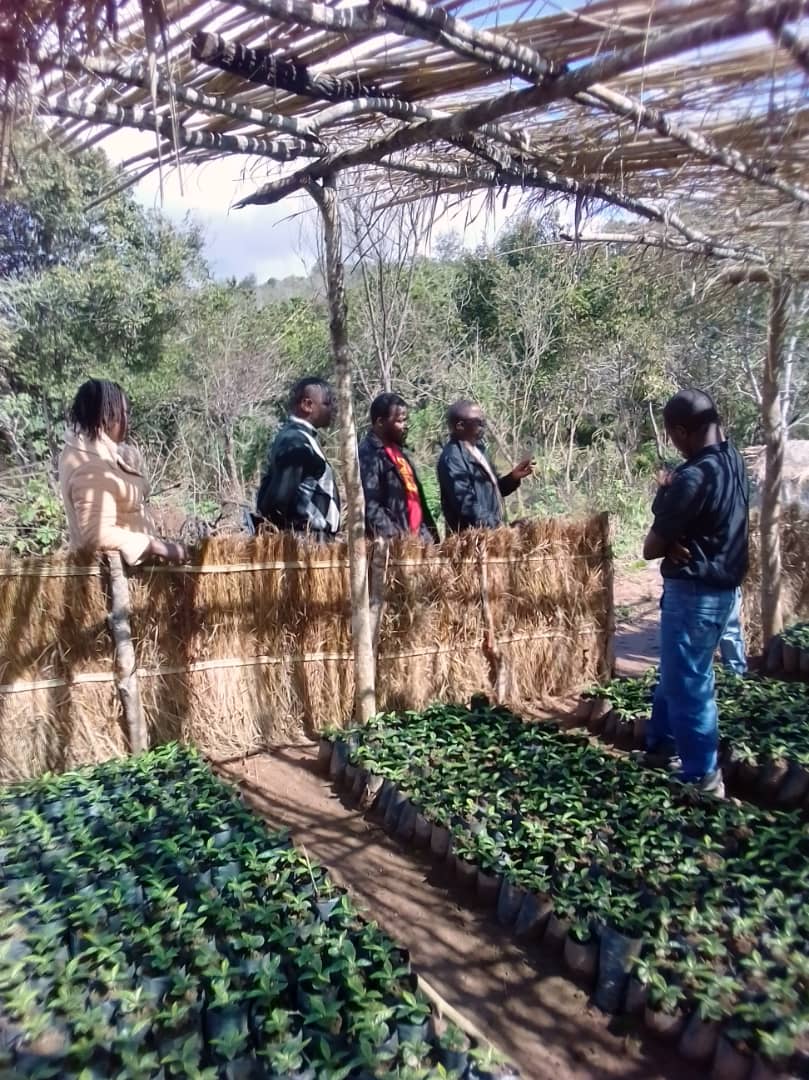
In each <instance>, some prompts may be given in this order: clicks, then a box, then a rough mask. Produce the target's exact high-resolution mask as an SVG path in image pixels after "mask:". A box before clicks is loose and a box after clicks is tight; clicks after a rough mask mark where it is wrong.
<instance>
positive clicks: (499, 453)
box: [0, 130, 809, 553]
mask: <svg viewBox="0 0 809 1080" xmlns="http://www.w3.org/2000/svg"><path fill="white" fill-rule="evenodd" d="M14 140H15V145H14V147H13V150H14V154H13V159H12V160H13V162H14V168H13V170H12V172H11V174H10V176H9V178H8V181H7V183H6V187H5V189H4V190H3V191H2V192H0V547H12V548H13V549H15V550H16V551H17V552H19V553H34V552H45V551H48V550H53V549H54V548H58V547H59V546H60V544H61V543H62V542H63V536H64V532H63V526H64V522H63V515H62V509H61V505H60V501H59V497H58V485H57V484H56V474H55V464H56V458H57V456H58V453H59V449H60V447H61V441H62V436H63V433H64V427H65V416H66V410H67V408H68V406H69V403H70V400H71V398H72V396H73V394H74V392H75V390H76V387H77V386H78V385H79V383H80V382H81V381H82V380H83V379H84V378H86V377H88V376H89V375H95V376H100V377H108V378H113V379H116V380H118V381H119V382H121V383H122V384H123V385H124V387H125V388H126V390H127V392H128V394H129V396H130V398H131V402H132V413H133V431H132V435H133V441H135V442H137V443H138V445H139V446H140V447H141V449H142V450H143V452H144V455H145V458H146V461H147V465H148V469H149V473H150V476H151V480H152V491H153V496H152V500H153V508H154V509H155V510H156V511H158V517H159V519H160V520H162V522H163V524H164V527H165V529H166V531H168V532H169V533H173V534H178V533H179V532H180V530H181V526H183V523H185V533H184V534H185V535H186V537H188V536H189V535H191V536H192V537H193V532H194V529H196V530H197V532H199V526H198V523H199V522H204V523H207V526H206V527H208V526H214V527H219V528H222V527H225V526H226V525H228V524H231V525H232V524H233V523H238V521H239V519H240V507H241V506H242V505H244V504H252V501H253V498H254V492H255V488H256V486H257V481H258V477H259V475H260V471H261V467H262V464H263V459H264V456H265V453H266V447H267V443H268V441H269V439H270V438H271V437H272V434H273V432H274V430H275V429H276V428H277V426H278V424H279V423H280V422H281V420H282V419H283V416H284V400H285V395H286V390H287V388H288V386H289V384H290V382H292V381H293V380H294V379H295V378H297V377H299V376H300V375H303V374H307V373H313V374H314V373H322V374H325V375H327V376H328V374H329V369H330V365H331V362H330V357H329V345H328V318H327V312H326V308H325V300H324V296H323V289H322V283H321V278H320V275H319V273H318V272H317V270H315V271H313V273H312V274H311V276H310V278H308V279H299V280H297V281H296V280H295V279H285V280H284V281H283V282H280V283H274V282H269V283H257V282H255V280H254V279H252V278H251V277H249V276H247V275H246V276H245V278H244V279H243V280H241V281H236V280H233V281H226V282H223V281H216V280H214V279H213V278H212V277H211V274H210V271H209V269H208V267H207V266H206V265H205V261H204V258H203V254H202V250H203V237H202V236H201V235H200V232H199V231H198V229H196V228H195V227H193V226H186V227H177V226H176V225H173V224H171V223H170V222H168V220H167V219H165V218H164V217H162V216H161V214H160V213H159V212H156V211H147V210H144V209H143V208H142V207H140V206H139V204H138V203H137V202H136V200H135V199H134V197H133V196H132V194H131V192H129V191H120V190H118V187H119V185H120V177H119V176H118V174H117V173H116V171H115V170H114V169H113V168H112V167H111V166H110V165H109V164H108V163H107V161H106V159H105V158H104V156H103V154H101V153H100V152H98V151H90V152H87V153H85V154H83V155H82V156H80V157H78V158H68V157H66V156H65V155H64V154H62V153H61V152H60V151H59V150H58V149H57V148H56V147H54V146H53V145H52V143H50V142H49V141H48V140H47V139H46V138H44V137H43V135H42V133H41V132H37V131H35V130H30V131H28V132H17V133H16V134H15V136H14ZM431 213H432V207H430V206H424V205H418V204H414V203H407V204H404V205H401V206H393V207H390V206H388V207H379V206H375V205H374V204H373V203H372V202H370V201H357V202H350V203H348V204H346V210H345V222H344V227H345V238H346V245H347V248H348V255H349V266H350V273H349V289H348V300H349V312H350V324H351V342H352V350H353V357H354V362H355V388H356V395H357V401H356V411H357V416H358V417H361V418H364V417H365V416H366V415H367V409H368V405H369V403H370V401H371V399H372V398H373V397H374V396H375V395H376V394H377V393H378V392H380V391H381V390H383V389H393V390H395V391H397V392H399V393H401V394H402V395H403V396H404V397H405V398H406V399H407V400H408V402H409V403H410V405H411V422H410V444H411V447H412V448H413V450H414V452H415V455H416V458H417V460H418V462H419V463H420V466H421V472H422V477H423V480H424V482H425V487H426V489H427V492H428V497H429V498H430V499H431V501H433V502H435V501H436V500H437V484H436V480H435V469H434V465H435V461H436V458H437V455H438V452H439V449H440V446H441V444H442V443H443V440H444V438H445V423H444V411H445V408H446V405H447V404H448V403H449V402H450V401H452V400H454V399H456V398H458V397H470V398H474V399H475V400H478V401H480V402H481V404H482V405H483V406H484V407H485V409H486V413H487V416H488V418H489V434H488V440H489V449H490V450H491V451H492V453H493V455H494V457H495V459H496V460H497V461H498V464H500V465H502V466H506V465H510V464H511V462H512V461H513V460H516V459H517V458H519V457H521V456H524V455H525V453H527V452H531V453H533V454H534V456H535V457H536V460H537V463H538V469H537V475H536V478H535V479H533V480H532V481H529V482H527V483H526V484H524V485H523V489H522V491H521V492H520V494H519V496H518V497H515V501H516V503H515V505H514V507H513V509H514V512H515V516H517V515H519V516H523V515H525V514H557V513H565V512H579V511H583V510H586V509H609V510H610V511H612V512H613V513H615V514H616V515H617V516H618V518H619V521H620V524H621V533H620V536H621V539H622V542H623V546H624V548H625V549H626V550H631V549H632V547H633V545H634V544H635V543H636V538H637V535H638V532H639V530H640V529H641V528H642V527H643V524H644V522H645V521H646V517H647V513H648V502H649V496H650V493H651V489H652V485H653V476H654V472H655V470H656V468H657V465H658V462H659V458H660V455H661V454H663V453H666V450H665V447H664V446H663V445H662V443H661V438H660V435H661V433H660V432H659V430H658V427H657V417H658V416H659V410H660V407H661V405H662V404H663V403H664V402H665V400H666V398H667V397H668V396H669V395H670V394H671V393H672V392H673V391H674V390H676V389H677V388H678V387H679V386H682V385H699V386H702V387H704V388H705V389H708V390H709V391H711V392H712V393H713V394H714V395H715V397H716V399H717V401H718V403H719V406H720V410H721V412H722V415H723V417H724V418H725V421H726V426H727V428H728V430H729V431H730V433H731V434H732V435H733V437H734V438H735V439H736V440H737V441H738V442H739V444H740V445H742V446H744V445H749V444H751V443H755V442H757V441H758V437H759V436H758V405H759V386H758V381H757V372H758V371H759V370H760V367H761V357H762V355H763V353H764V349H765V338H766V330H765V322H766V296H765V295H764V292H763V291H762V290H760V289H757V288H756V287H755V286H744V287H737V288H733V289H729V288H719V287H716V286H715V284H712V281H711V278H712V275H713V274H715V273H716V268H715V267H711V266H710V265H704V264H698V265H695V264H689V263H685V262H683V261H682V260H681V259H680V258H679V257H675V256H672V255H666V254H664V253H662V252H660V251H656V252H645V253H644V252H637V251H635V252H632V253H626V252H625V251H624V252H621V251H618V250H616V249H605V248H604V247H592V246H587V245H575V244H572V243H569V242H566V241H564V240H563V239H562V238H561V235H560V229H559V226H558V224H557V221H556V217H555V213H554V207H553V206H548V205H542V204H537V206H536V207H535V208H534V210H533V211H532V212H530V213H529V212H526V211H524V210H523V211H521V212H520V213H519V214H518V215H516V216H515V217H514V218H513V219H512V220H511V221H510V222H509V223H508V224H507V225H506V227H505V228H504V229H503V230H501V232H500V234H499V235H498V237H497V239H496V241H495V242H494V243H493V244H490V245H484V246H481V247H479V248H477V249H476V250H468V249H466V248H465V247H464V245H463V240H462V237H458V236H453V235H450V236H444V237H441V238H440V239H439V240H438V241H437V242H436V243H435V244H434V245H433V251H434V254H433V255H432V256H431V257H429V258H428V257H425V256H423V255H421V254H419V252H421V251H423V250H424V244H423V239H424V236H425V234H426V232H427V231H428V230H429V229H430V228H431V216H430V215H431ZM807 296H808V294H807V291H806V290H805V289H804V290H803V291H796V294H795V299H794V303H795V305H796V309H797V310H796V316H797V317H796V318H795V320H794V322H793V324H792V327H793V336H792V337H791V338H790V341H789V344H788V357H787V364H786V371H785V378H784V385H783V388H782V404H783V407H784V414H785V416H786V417H787V418H788V422H789V430H790V434H791V435H793V436H800V437H803V436H805V435H806V433H807V422H809V415H807V414H809V385H808V384H807V379H806V372H807V337H806V333H805V331H806V330H807V328H809V318H808V317H807V310H808V309H809V302H808V300H807ZM332 438H333V437H332ZM333 452H334V453H335V456H336V445H335V446H334V447H333ZM668 456H669V457H671V452H670V451H669V452H668ZM194 523H197V524H194ZM189 528H190V530H191V531H190V533H189Z"/></svg>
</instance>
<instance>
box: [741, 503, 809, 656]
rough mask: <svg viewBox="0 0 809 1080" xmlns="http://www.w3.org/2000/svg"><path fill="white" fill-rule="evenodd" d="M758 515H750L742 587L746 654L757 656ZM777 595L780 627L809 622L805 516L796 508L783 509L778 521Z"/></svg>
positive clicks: (808, 541)
mask: <svg viewBox="0 0 809 1080" xmlns="http://www.w3.org/2000/svg"><path fill="white" fill-rule="evenodd" d="M758 528H759V522H758V515H757V514H751V515H750V570H749V572H748V574H747V577H746V578H745V582H744V586H743V594H744V601H743V616H744V618H743V622H744V632H745V640H746V644H747V651H748V652H749V653H760V652H761V649H762V644H763V643H762V640H761V559H760V537H759V531H758ZM781 560H782V577H781V582H782V584H781V595H782V601H783V613H784V626H789V625H790V623H794V622H805V621H807V620H809V516H807V514H806V511H805V510H803V509H802V508H801V507H800V506H798V505H796V504H792V505H790V506H787V507H785V508H784V512H783V517H782V521H781Z"/></svg>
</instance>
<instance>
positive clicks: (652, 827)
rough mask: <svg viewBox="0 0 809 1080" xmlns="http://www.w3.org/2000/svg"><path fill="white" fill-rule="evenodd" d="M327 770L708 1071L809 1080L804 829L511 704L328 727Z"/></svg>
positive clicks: (534, 940)
mask: <svg viewBox="0 0 809 1080" xmlns="http://www.w3.org/2000/svg"><path fill="white" fill-rule="evenodd" d="M319 762H320V766H321V768H322V769H323V770H326V769H328V771H329V774H330V776H331V778H332V781H333V782H334V783H335V785H336V786H338V787H339V788H341V789H342V790H343V792H344V793H345V796H346V797H347V798H348V799H349V800H350V801H352V802H354V803H356V804H357V805H359V806H360V807H362V808H364V809H366V810H367V812H368V813H369V814H371V815H372V816H374V817H375V818H376V819H377V820H380V821H381V822H382V823H383V825H384V827H385V828H386V829H387V830H388V831H389V832H391V833H393V834H394V835H395V836H396V837H398V838H399V839H400V840H402V841H403V842H405V843H408V844H412V845H413V846H414V847H416V848H421V849H424V850H425V851H428V852H430V854H431V855H432V857H433V858H434V859H435V860H436V861H438V862H440V863H442V864H443V866H444V869H445V871H446V872H447V874H448V875H450V876H451V877H452V879H453V880H454V883H455V888H456V890H457V891H458V893H459V894H460V896H463V895H466V896H467V897H468V898H469V899H470V900H471V899H472V898H474V900H475V902H476V903H478V904H480V903H483V904H488V905H489V906H490V907H491V908H492V909H494V910H496V914H497V918H498V920H499V921H500V922H501V923H502V924H503V925H504V926H508V927H511V928H512V931H513V933H514V934H515V935H516V936H517V937H518V938H519V939H521V940H522V941H524V942H526V943H530V944H532V945H538V946H539V947H540V948H542V949H556V950H560V951H561V950H564V958H565V961H566V963H567V965H568V967H569V968H570V970H571V971H572V972H574V973H575V975H576V976H577V977H578V978H579V979H583V980H585V982H586V983H587V984H588V985H589V986H590V987H591V988H592V989H593V990H594V992H595V1002H596V1004H598V1005H599V1006H601V1008H603V1009H605V1010H606V1011H609V1012H620V1011H628V1012H632V1013H638V1014H640V1015H642V1017H643V1020H644V1022H645V1023H646V1025H647V1026H648V1027H649V1028H650V1030H651V1031H652V1032H654V1033H655V1034H656V1035H659V1036H660V1037H662V1038H664V1039H668V1040H671V1041H672V1042H674V1041H676V1043H677V1046H678V1048H679V1051H680V1052H681V1053H682V1054H683V1055H684V1056H685V1057H686V1058H688V1059H689V1060H692V1061H694V1062H700V1063H703V1064H706V1065H710V1067H711V1072H712V1076H713V1077H714V1080H727V1078H731V1077H732V1078H734V1080H735V1078H739V1080H747V1078H749V1077H753V1078H754V1080H765V1078H770V1077H773V1076H801V1077H807V1076H809V1054H807V1048H809V1043H807V1033H809V958H808V957H807V955H806V953H807V950H806V939H807V930H809V910H807V906H806V900H807V894H808V893H809V877H808V874H807V867H808V866H809V862H808V861H807V859H808V857H809V832H807V829H806V828H805V826H804V824H803V822H802V820H801V818H800V816H799V815H798V814H797V813H796V812H787V811H766V810H763V809H760V808H755V807H750V806H742V805H737V804H735V803H732V802H719V801H716V800H712V799H709V798H705V797H703V796H695V795H694V794H693V793H692V792H691V791H689V789H687V788H686V787H684V786H683V785H681V784H678V783H677V782H676V781H674V780H672V779H669V778H668V777H667V776H666V775H664V774H662V773H657V772H651V771H649V770H646V769H642V768H641V767H640V766H639V765H637V764H636V763H635V762H633V761H631V760H628V759H626V758H622V757H618V756H616V755H614V754H609V753H606V752H604V751H602V750H601V749H599V748H598V747H597V746H593V745H592V744H591V743H590V741H589V740H588V739H586V738H584V737H578V736H571V735H568V734H561V733H560V732H558V731H557V730H555V729H554V728H553V727H552V726H550V725H539V724H529V723H525V722H523V721H522V720H521V719H520V718H519V717H517V716H515V715H513V714H511V713H509V712H508V711H506V710H504V709H499V708H495V709H492V708H489V707H487V706H485V705H483V704H482V703H477V705H475V706H473V707H472V708H466V707H464V706H460V705H459V706H440V707H439V706H435V707H432V708H429V709H427V710H426V711H425V712H423V713H403V714H386V715H383V716H380V717H378V718H376V719H375V720H374V721H373V722H372V723H371V724H369V725H368V726H366V727H363V728H359V729H354V730H351V731H347V732H330V733H326V734H325V735H324V737H323V739H322V740H321V744H320V755H319Z"/></svg>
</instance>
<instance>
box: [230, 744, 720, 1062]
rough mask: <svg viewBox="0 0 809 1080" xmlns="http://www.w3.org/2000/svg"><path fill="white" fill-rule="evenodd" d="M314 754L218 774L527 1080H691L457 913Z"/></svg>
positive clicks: (287, 751) (532, 956)
mask: <svg viewBox="0 0 809 1080" xmlns="http://www.w3.org/2000/svg"><path fill="white" fill-rule="evenodd" d="M315 758H316V751H315V749H314V748H313V747H310V746H306V747H303V746H290V747H279V748H277V749H276V750H274V751H273V752H272V753H271V754H260V755H256V756H254V757H251V758H248V759H246V760H245V759H240V760H238V761H235V762H230V763H227V764H223V765H222V766H220V768H221V771H222V772H223V773H224V774H225V775H226V776H228V777H229V778H230V779H231V780H232V781H233V782H235V783H238V784H239V786H240V787H241V788H242V790H243V791H244V794H245V796H246V797H247V798H248V799H249V801H250V802H251V803H252V804H253V805H254V807H255V808H256V809H257V810H258V811H259V812H260V813H262V814H263V815H264V816H266V818H267V819H268V820H269V821H270V822H272V823H273V824H277V825H286V826H289V827H290V828H291V829H292V831H293V835H294V838H295V841H296V843H298V844H303V845H304V846H305V848H306V850H307V851H309V852H310V853H311V855H312V856H313V857H314V858H315V859H317V861H319V862H320V863H321V864H322V865H324V866H327V867H328V868H329V870H330V871H331V873H332V875H333V877H334V878H335V880H336V881H338V882H339V883H341V884H342V885H344V886H345V887H346V888H348V889H349V890H350V891H351V893H352V894H353V896H354V898H355V899H356V901H357V902H358V904H359V906H360V907H361V908H362V909H363V910H364V911H365V913H366V914H367V915H368V916H369V917H370V918H373V919H376V920H377V921H378V922H379V923H380V924H381V925H382V926H383V927H384V928H385V929H386V930H387V931H388V932H389V933H390V934H391V935H392V936H393V937H395V938H396V939H397V940H398V941H399V942H401V943H402V944H403V945H405V946H406V947H407V948H408V949H409V950H410V952H411V955H412V958H413V963H414V967H415V969H416V970H417V971H419V972H421V973H422V974H423V975H424V977H425V978H426V979H427V980H428V981H429V982H430V983H432V985H433V986H434V987H435V988H436V989H437V990H438V992H439V993H440V994H442V995H443V997H444V998H445V999H446V1000H447V1001H448V1002H450V1003H451V1004H452V1005H454V1006H455V1007H456V1008H457V1009H459V1010H460V1011H461V1012H462V1013H464V1014H465V1015H466V1016H468V1017H469V1019H470V1020H472V1021H473V1022H474V1023H476V1024H477V1025H478V1026H479V1027H480V1028H481V1029H482V1030H483V1031H484V1032H485V1033H486V1034H487V1036H488V1037H489V1038H491V1039H492V1041H493V1042H494V1043H495V1044H496V1045H497V1046H498V1047H499V1048H500V1049H501V1050H502V1051H503V1052H504V1053H505V1054H507V1055H508V1057H509V1058H510V1059H511V1060H512V1061H514V1062H515V1063H516V1064H517V1065H518V1066H519V1067H520V1070H521V1072H522V1075H523V1077H525V1078H528V1080H600V1078H605V1080H606V1078H611V1077H623V1078H626V1080H699V1077H700V1076H701V1075H702V1074H701V1073H700V1072H699V1070H696V1069H694V1067H693V1066H687V1065H686V1064H685V1063H684V1062H682V1061H681V1060H680V1059H678V1057H677V1055H676V1054H675V1053H674V1052H673V1051H671V1050H669V1049H668V1048H667V1047H666V1046H665V1045H663V1044H661V1043H660V1042H658V1041H656V1040H654V1039H652V1038H650V1037H648V1036H647V1035H646V1034H645V1033H644V1031H643V1029H642V1026H638V1025H637V1024H636V1023H635V1022H634V1021H630V1020H628V1019H626V1018H623V1017H608V1016H605V1015H604V1014H602V1013H600V1012H599V1011H598V1010H597V1009H596V1008H595V1007H594V1006H592V1005H591V1004H590V1003H589V1001H588V993H587V991H585V990H583V989H581V988H579V987H578V986H577V985H576V984H575V983H574V982H573V981H572V980H571V977H570V975H569V974H567V973H566V972H565V970H564V968H563V966H562V964H561V961H560V960H559V959H557V958H555V957H553V956H550V955H549V954H548V953H547V952H542V951H540V950H538V949H533V950H529V949H527V948H526V949H523V948H522V947H520V946H518V945H516V944H515V943H514V942H513V941H512V940H511V938H510V936H509V935H508V934H507V933H506V932H505V931H503V930H502V929H501V928H500V927H499V926H498V925H497V923H496V921H495V920H494V918H493V917H492V916H490V915H489V914H488V913H486V912H483V911H476V910H472V909H470V908H468V907H466V906H464V907H461V906H459V903H458V898H457V896H455V895H454V894H453V893H452V892H451V891H449V890H448V889H447V888H446V887H445V884H444V883H443V882H442V881H441V880H440V877H438V876H437V875H436V872H435V871H434V869H433V868H432V867H431V865H430V863H429V862H428V861H427V860H426V859H425V858H423V857H421V856H419V855H418V854H416V853H415V852H413V851H411V850H410V849H405V848H403V847H400V846H399V845H397V844H396V843H395V842H394V841H392V840H391V839H390V838H389V837H388V836H387V835H386V834H385V833H384V832H383V831H382V830H381V829H380V828H377V827H375V826H374V825H372V824H371V823H370V822H369V821H368V820H367V819H366V818H365V817H364V816H363V815H362V814H360V813H358V812H357V811H354V810H351V809H348V808H347V807H345V806H344V805H343V803H342V802H341V801H340V799H339V798H338V797H337V796H336V795H335V794H334V793H333V791H332V788H331V786H330V785H329V783H328V782H327V781H326V780H325V779H323V778H321V777H320V776H319V775H318V774H317V772H316V771H315V767H314V766H315Z"/></svg>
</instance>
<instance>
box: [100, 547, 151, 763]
mask: <svg viewBox="0 0 809 1080" xmlns="http://www.w3.org/2000/svg"><path fill="white" fill-rule="evenodd" d="M107 564H108V566H109V571H110V595H109V600H110V612H109V615H108V617H107V621H108V622H109V627H110V633H111V634H112V640H113V643H114V645H115V685H116V686H117V688H118V694H119V696H120V698H121V704H122V706H123V709H124V719H125V720H126V727H127V732H128V734H129V749H130V751H131V752H132V753H133V754H139V753H141V751H143V750H148V749H149V736H148V733H147V730H146V720H145V719H144V716H143V705H142V704H141V700H140V687H139V686H138V675H137V664H136V662H135V646H134V645H133V644H132V623H131V617H130V608H129V583H128V582H127V579H126V575H125V574H124V568H123V564H122V562H121V556H120V555H119V553H118V552H117V551H110V552H108V553H107Z"/></svg>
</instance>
